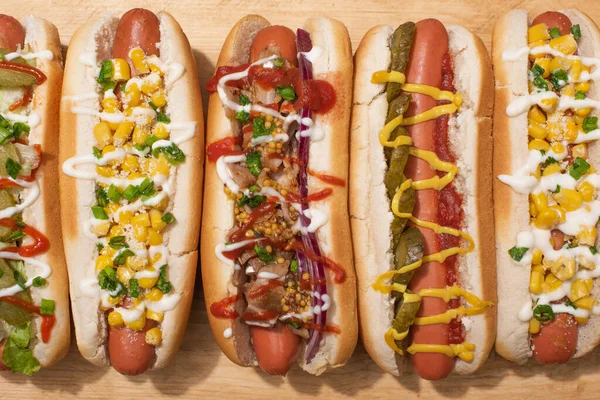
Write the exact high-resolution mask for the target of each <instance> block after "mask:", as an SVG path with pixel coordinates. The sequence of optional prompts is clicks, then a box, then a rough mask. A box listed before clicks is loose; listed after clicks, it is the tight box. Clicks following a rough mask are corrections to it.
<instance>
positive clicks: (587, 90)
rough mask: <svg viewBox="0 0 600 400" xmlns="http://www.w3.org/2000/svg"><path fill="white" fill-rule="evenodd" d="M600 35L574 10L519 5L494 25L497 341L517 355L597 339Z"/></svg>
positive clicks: (567, 351) (547, 357) (550, 354)
mask: <svg viewBox="0 0 600 400" xmlns="http://www.w3.org/2000/svg"><path fill="white" fill-rule="evenodd" d="M529 21H531V22H529ZM598 40H600V31H599V30H598V27H597V26H596V25H595V24H594V23H593V22H592V21H591V20H590V18H589V17H588V16H586V15H585V14H583V13H582V12H580V11H578V10H574V9H571V10H563V11H549V12H545V13H542V14H540V15H538V16H537V17H535V18H533V19H531V18H530V17H529V16H528V14H527V12H526V11H525V10H513V11H510V12H508V13H507V14H505V15H504V16H502V17H501V18H500V20H499V21H498V22H497V23H496V26H495V28H494V35H493V58H494V66H495V70H496V104H497V107H496V113H495V121H496V122H495V126H496V127H497V128H496V129H495V132H494V137H495V146H496V148H497V149H498V148H500V149H501V151H499V152H496V154H498V156H497V157H495V159H494V165H495V167H494V169H495V170H494V175H496V176H497V178H498V179H496V180H495V182H494V185H495V188H494V198H495V213H496V240H497V243H498V245H497V246H498V252H497V261H498V292H499V301H498V312H499V321H504V322H503V323H501V324H498V335H497V341H496V350H497V352H498V353H499V354H500V355H502V356H503V357H505V358H507V359H509V360H512V361H516V362H518V363H525V362H526V361H527V360H528V359H529V358H530V357H532V356H533V357H534V358H535V359H536V360H537V361H538V362H540V363H542V364H553V363H565V362H568V361H569V360H570V359H572V358H574V357H580V356H583V355H585V354H587V353H589V352H590V351H591V350H592V349H593V348H594V347H595V346H596V343H597V342H598V339H597V337H598V334H597V328H596V327H595V324H596V322H595V315H596V314H597V313H598V312H599V310H598V306H597V299H598V295H597V293H596V290H595V289H594V281H595V278H596V277H597V276H599V275H598V273H597V272H595V269H596V266H597V265H598V264H599V263H600V257H598V256H597V250H596V243H597V235H596V225H597V221H598V218H597V217H596V215H598V216H600V206H599V205H598V201H597V199H596V194H595V188H596V187H597V185H598V184H600V182H598V180H597V174H596V173H595V168H597V167H598V165H597V163H596V161H595V160H596V159H597V157H596V155H597V151H598V150H597V148H598V144H597V139H598V134H599V133H600V130H598V126H597V117H596V114H597V108H598V105H597V104H596V103H597V102H596V100H595V97H596V96H597V94H596V89H595V80H596V75H597V73H598V72H596V69H597V66H598V65H600V47H598ZM504 293H506V294H507V295H503V294H504ZM508 293H510V295H508Z"/></svg>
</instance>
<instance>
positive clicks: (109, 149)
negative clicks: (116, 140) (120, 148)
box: [102, 144, 117, 156]
mask: <svg viewBox="0 0 600 400" xmlns="http://www.w3.org/2000/svg"><path fill="white" fill-rule="evenodd" d="M116 149H117V148H116V147H115V146H113V145H112V144H109V145H107V146H105V147H104V148H103V149H102V155H103V156H105V155H107V154H108V153H112V152H113V151H115V150H116Z"/></svg>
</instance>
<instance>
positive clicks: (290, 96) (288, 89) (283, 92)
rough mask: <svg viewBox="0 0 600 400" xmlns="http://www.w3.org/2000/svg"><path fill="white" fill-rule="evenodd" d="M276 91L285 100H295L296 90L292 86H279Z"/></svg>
mask: <svg viewBox="0 0 600 400" xmlns="http://www.w3.org/2000/svg"><path fill="white" fill-rule="evenodd" d="M275 93H277V94H278V95H279V96H281V97H282V98H283V99H284V100H290V101H291V100H295V99H296V91H295V90H294V88H293V87H292V86H277V89H275Z"/></svg>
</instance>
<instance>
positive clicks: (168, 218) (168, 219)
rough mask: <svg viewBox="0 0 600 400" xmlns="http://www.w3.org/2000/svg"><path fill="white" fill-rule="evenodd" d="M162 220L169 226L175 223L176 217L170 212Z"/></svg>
mask: <svg viewBox="0 0 600 400" xmlns="http://www.w3.org/2000/svg"><path fill="white" fill-rule="evenodd" d="M160 219H161V221H163V222H166V223H167V224H169V225H170V224H172V223H173V222H175V216H174V215H173V214H172V213H170V212H167V213H165V214H164V215H163V216H162V217H160Z"/></svg>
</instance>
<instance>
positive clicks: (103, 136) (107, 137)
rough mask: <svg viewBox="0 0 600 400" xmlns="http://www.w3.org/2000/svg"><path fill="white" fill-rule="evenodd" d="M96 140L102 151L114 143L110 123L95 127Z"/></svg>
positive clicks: (102, 123) (100, 123)
mask: <svg viewBox="0 0 600 400" xmlns="http://www.w3.org/2000/svg"><path fill="white" fill-rule="evenodd" d="M94 138H96V143H97V144H98V147H99V148H100V149H103V148H104V146H106V145H108V144H110V143H111V142H112V133H111V131H110V127H109V126H108V123H106V122H98V123H97V124H96V126H94Z"/></svg>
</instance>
